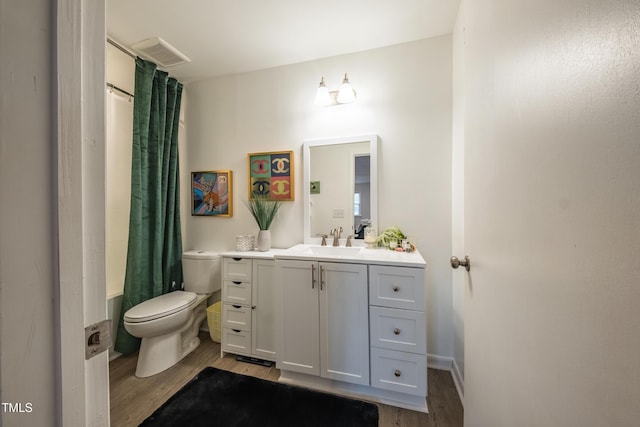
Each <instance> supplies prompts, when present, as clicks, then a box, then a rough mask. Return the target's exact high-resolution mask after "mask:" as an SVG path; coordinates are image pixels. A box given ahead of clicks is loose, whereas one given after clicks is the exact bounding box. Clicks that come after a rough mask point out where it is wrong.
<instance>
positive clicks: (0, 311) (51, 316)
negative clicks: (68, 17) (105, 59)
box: [0, 0, 57, 427]
mask: <svg viewBox="0 0 640 427" xmlns="http://www.w3.org/2000/svg"><path fill="white" fill-rule="evenodd" d="M50 10H51V5H50V2H48V1H44V0H40V1H30V2H15V1H5V0H2V1H0V29H1V32H2V34H1V35H0V55H1V57H0V63H2V66H0V87H1V88H2V89H1V90H0V98H1V99H2V102H0V199H1V200H2V202H1V204H0V206H1V208H0V209H1V211H0V212H1V214H0V375H1V377H0V398H1V401H2V402H9V403H22V405H23V406H22V407H23V408H24V407H25V406H24V405H25V404H26V403H27V402H30V403H31V404H32V408H33V411H32V412H31V413H9V412H4V411H3V412H2V413H0V424H1V425H3V426H6V427H10V426H24V425H51V424H52V423H53V422H55V420H56V402H55V394H56V384H55V375H56V369H57V366H56V365H57V363H56V353H57V352H56V347H55V339H56V332H55V331H56V329H57V328H56V325H55V311H54V302H53V301H54V299H55V297H54V295H55V281H54V276H55V274H54V252H53V245H54V240H53V236H54V219H53V218H54V204H53V203H54V195H53V194H54V188H55V184H54V183H55V177H54V175H53V174H54V168H53V162H52V160H51V156H52V133H54V128H53V126H52V122H51V111H50V108H51V101H52V99H51V89H52V85H51V81H52V74H51V73H52V66H51V51H50V48H51V34H52V31H53V30H52V28H51V19H50ZM54 33H55V32H54Z"/></svg>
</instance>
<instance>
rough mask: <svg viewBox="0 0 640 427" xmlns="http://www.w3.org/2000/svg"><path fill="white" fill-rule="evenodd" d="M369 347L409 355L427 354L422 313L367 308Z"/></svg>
mask: <svg viewBox="0 0 640 427" xmlns="http://www.w3.org/2000/svg"><path fill="white" fill-rule="evenodd" d="M369 327H370V334H371V345H372V346H374V347H380V348H388V349H390V350H399V351H406V352H410V353H422V354H425V353H426V352H427V331H426V316H425V313H424V311H412V310H401V309H397V308H386V307H374V306H371V307H369Z"/></svg>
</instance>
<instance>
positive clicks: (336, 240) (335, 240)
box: [330, 227, 342, 246]
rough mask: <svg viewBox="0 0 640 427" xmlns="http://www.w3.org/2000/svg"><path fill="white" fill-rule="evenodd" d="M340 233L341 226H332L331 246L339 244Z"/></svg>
mask: <svg viewBox="0 0 640 427" xmlns="http://www.w3.org/2000/svg"><path fill="white" fill-rule="evenodd" d="M341 233H342V227H338V228H332V229H331V233H330V234H331V235H332V236H333V246H340V234H341Z"/></svg>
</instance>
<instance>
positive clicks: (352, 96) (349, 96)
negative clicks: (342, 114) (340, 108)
mask: <svg viewBox="0 0 640 427" xmlns="http://www.w3.org/2000/svg"><path fill="white" fill-rule="evenodd" d="M355 100H356V91H355V90H353V87H351V84H350V83H349V79H348V78H347V74H346V73H345V74H344V79H343V80H342V85H341V86H340V90H339V91H338V102H339V103H340V104H348V103H350V102H353V101H355Z"/></svg>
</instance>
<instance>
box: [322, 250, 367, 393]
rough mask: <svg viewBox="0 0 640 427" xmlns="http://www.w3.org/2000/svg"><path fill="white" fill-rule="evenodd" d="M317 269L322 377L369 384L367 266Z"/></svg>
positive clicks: (330, 265) (339, 265)
mask: <svg viewBox="0 0 640 427" xmlns="http://www.w3.org/2000/svg"><path fill="white" fill-rule="evenodd" d="M319 270H320V349H321V355H320V361H321V376H322V377H325V378H330V379H333V380H339V381H345V382H349V383H354V384H362V385H369V299H368V285H367V266H366V265H362V264H342V263H324V262H321V263H320V264H319Z"/></svg>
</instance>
